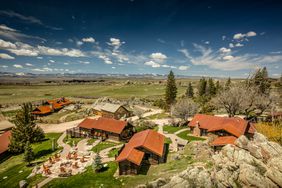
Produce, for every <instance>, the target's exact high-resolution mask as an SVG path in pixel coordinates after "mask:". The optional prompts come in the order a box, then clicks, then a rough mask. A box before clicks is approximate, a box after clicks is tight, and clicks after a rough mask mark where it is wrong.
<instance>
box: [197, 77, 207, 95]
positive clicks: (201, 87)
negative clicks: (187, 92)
mask: <svg viewBox="0 0 282 188" xmlns="http://www.w3.org/2000/svg"><path fill="white" fill-rule="evenodd" d="M206 89H207V81H206V79H205V78H204V77H203V78H201V79H200V82H199V86H198V93H199V96H204V95H205V94H206Z"/></svg>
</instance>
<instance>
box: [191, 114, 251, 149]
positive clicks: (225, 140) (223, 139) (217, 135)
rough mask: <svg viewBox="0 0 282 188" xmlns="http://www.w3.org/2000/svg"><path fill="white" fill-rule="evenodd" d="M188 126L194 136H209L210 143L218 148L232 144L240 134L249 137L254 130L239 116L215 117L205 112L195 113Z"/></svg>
mask: <svg viewBox="0 0 282 188" xmlns="http://www.w3.org/2000/svg"><path fill="white" fill-rule="evenodd" d="M188 127H189V128H190V130H191V131H192V134H193V135H195V136H209V137H211V138H212V142H211V143H210V145H211V146H212V147H214V149H220V148H221V147H223V146H225V145H227V144H234V142H235V140H236V139H237V138H239V137H240V136H241V135H245V136H247V137H248V138H251V137H252V136H253V134H254V132H255V127H254V125H253V124H252V123H250V122H248V121H246V120H244V119H242V118H239V117H232V118H229V117H217V116H212V115H205V114H196V115H195V116H194V118H193V119H192V120H191V121H190V122H189V124H188Z"/></svg>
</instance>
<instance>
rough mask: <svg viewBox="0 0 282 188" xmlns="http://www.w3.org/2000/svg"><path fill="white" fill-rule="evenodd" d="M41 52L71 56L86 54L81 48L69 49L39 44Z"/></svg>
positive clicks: (43, 53)
mask: <svg viewBox="0 0 282 188" xmlns="http://www.w3.org/2000/svg"><path fill="white" fill-rule="evenodd" d="M37 48H38V50H39V53H40V54H42V55H53V56H69V57H84V56H86V55H85V54H84V53H83V52H82V51H81V50H78V49H68V48H61V49H56V48H49V47H46V46H37Z"/></svg>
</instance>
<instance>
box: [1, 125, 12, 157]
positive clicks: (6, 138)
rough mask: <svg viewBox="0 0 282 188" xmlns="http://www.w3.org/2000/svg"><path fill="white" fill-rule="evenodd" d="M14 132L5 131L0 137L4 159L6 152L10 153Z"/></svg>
mask: <svg viewBox="0 0 282 188" xmlns="http://www.w3.org/2000/svg"><path fill="white" fill-rule="evenodd" d="M11 136H12V131H10V130H9V131H5V132H4V133H3V134H1V135H0V158H2V157H3V156H4V155H5V153H6V152H8V149H9V145H10V139H11Z"/></svg>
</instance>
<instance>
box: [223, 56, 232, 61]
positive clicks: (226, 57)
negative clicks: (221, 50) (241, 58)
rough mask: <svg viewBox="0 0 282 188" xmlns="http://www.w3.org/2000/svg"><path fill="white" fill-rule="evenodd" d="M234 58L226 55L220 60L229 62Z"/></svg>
mask: <svg viewBox="0 0 282 188" xmlns="http://www.w3.org/2000/svg"><path fill="white" fill-rule="evenodd" d="M233 58H234V57H233V56H232V55H227V56H224V57H223V58H222V59H223V60H231V59H233Z"/></svg>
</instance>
